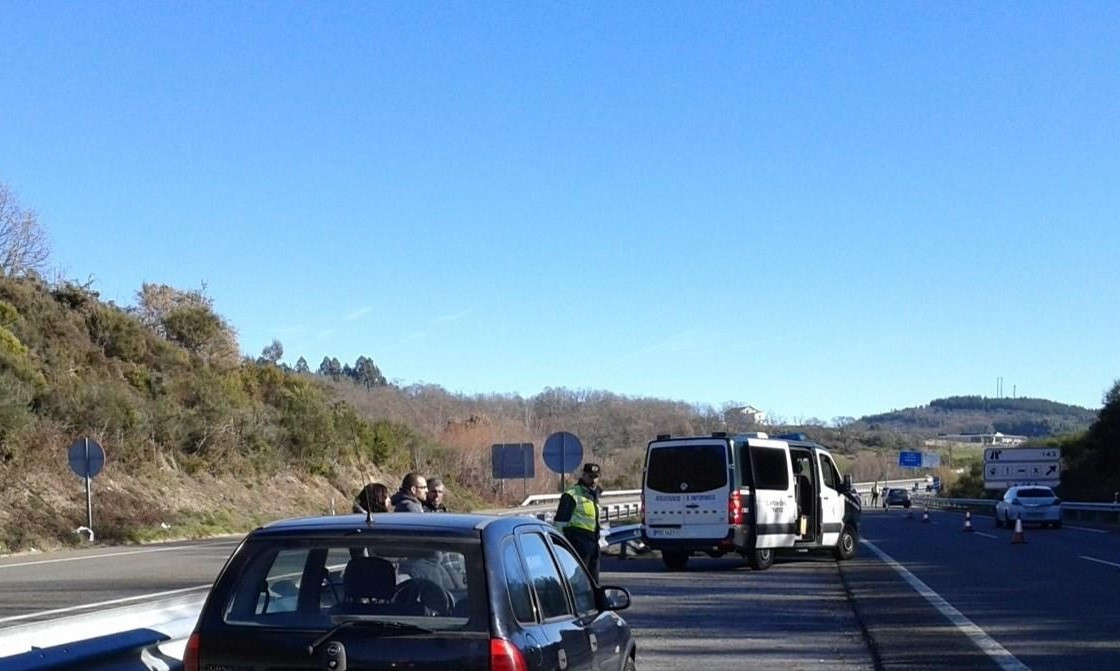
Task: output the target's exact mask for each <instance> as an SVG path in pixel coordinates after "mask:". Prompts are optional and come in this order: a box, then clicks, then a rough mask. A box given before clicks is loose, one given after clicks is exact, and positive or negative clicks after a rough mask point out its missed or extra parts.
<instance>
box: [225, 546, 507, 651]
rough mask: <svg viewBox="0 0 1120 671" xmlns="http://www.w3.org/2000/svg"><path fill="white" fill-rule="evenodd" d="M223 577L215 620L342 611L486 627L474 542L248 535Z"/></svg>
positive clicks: (295, 621) (342, 615) (311, 616)
mask: <svg viewBox="0 0 1120 671" xmlns="http://www.w3.org/2000/svg"><path fill="white" fill-rule="evenodd" d="M242 554H245V555H246V556H245V559H244V561H240V562H239V563H236V564H233V565H231V568H233V567H240V568H239V569H238V570H236V573H235V574H234V575H233V576H226V577H225V578H223V586H227V587H225V589H227V590H228V593H227V601H226V603H225V608H224V610H223V619H224V620H225V622H226V623H228V624H238V625H252V626H259V627H278V628H300V629H316V628H319V629H324V630H325V629H327V628H329V627H331V626H333V625H335V624H337V623H338V622H340V621H342V620H344V619H347V618H360V619H363V620H385V621H392V622H404V623H406V624H414V625H417V626H420V627H423V628H425V629H432V630H457V631H485V630H487V628H488V624H487V613H488V612H489V609H488V608H487V605H486V589H485V577H484V572H483V567H482V552H481V546H480V545H479V542H478V541H472V540H471V539H439V538H416V537H403V538H393V537H380V538H376V537H368V536H367V537H361V536H358V535H353V536H348V537H339V538H336V539H329V540H328V539H321V538H316V539H287V538H285V539H270V538H262V539H257V540H252V541H250V542H249V543H247V544H246V546H245V547H244V548H242Z"/></svg>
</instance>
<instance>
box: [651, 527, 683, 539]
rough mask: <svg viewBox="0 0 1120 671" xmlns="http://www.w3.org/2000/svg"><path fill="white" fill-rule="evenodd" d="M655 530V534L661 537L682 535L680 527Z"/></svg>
mask: <svg viewBox="0 0 1120 671" xmlns="http://www.w3.org/2000/svg"><path fill="white" fill-rule="evenodd" d="M653 531H654V535H655V536H661V537H670V536H680V535H681V530H680V529H654V530H653Z"/></svg>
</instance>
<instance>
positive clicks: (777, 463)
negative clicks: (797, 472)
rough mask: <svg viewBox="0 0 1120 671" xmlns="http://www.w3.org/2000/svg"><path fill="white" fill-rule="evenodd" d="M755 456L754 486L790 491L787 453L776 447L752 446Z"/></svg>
mask: <svg viewBox="0 0 1120 671" xmlns="http://www.w3.org/2000/svg"><path fill="white" fill-rule="evenodd" d="M751 454H752V455H754V484H755V486H756V487H758V488H759V489H777V490H779V491H785V490H787V489H789V466H788V464H787V462H786V451H785V450H783V449H781V448H775V447H756V446H754V445H752V446H751Z"/></svg>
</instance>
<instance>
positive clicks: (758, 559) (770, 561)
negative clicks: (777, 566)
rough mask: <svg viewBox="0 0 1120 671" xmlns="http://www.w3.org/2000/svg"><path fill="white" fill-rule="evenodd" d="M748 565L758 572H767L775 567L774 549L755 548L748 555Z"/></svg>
mask: <svg viewBox="0 0 1120 671" xmlns="http://www.w3.org/2000/svg"><path fill="white" fill-rule="evenodd" d="M747 564H750V567H751V568H753V569H754V570H756V571H765V570H766V569H768V568H770V567H771V566H773V565H774V549H773V548H755V549H754V550H752V551H751V553H750V554H749V555H747Z"/></svg>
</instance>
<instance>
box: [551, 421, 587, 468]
mask: <svg viewBox="0 0 1120 671" xmlns="http://www.w3.org/2000/svg"><path fill="white" fill-rule="evenodd" d="M541 457H542V458H543V459H544V465H545V466H548V469H549V470H550V471H552V472H553V473H560V474H561V475H563V474H565V473H571V472H572V471H574V470H576V468H578V467H579V465H580V464H582V463H583V444H582V443H580V442H579V438H576V436H575V434H573V433H568V432H567V431H560V432H557V433H554V434H552V435H551V436H549V437H548V439H547V440H545V441H544V449H543V450H542V452H541Z"/></svg>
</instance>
